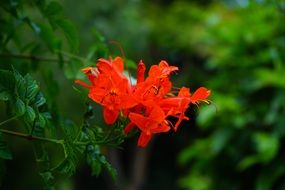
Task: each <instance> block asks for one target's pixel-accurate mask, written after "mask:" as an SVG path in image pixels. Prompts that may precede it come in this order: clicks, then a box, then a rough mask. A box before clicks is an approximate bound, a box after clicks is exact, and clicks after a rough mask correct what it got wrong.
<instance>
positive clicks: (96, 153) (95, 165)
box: [87, 145, 117, 180]
mask: <svg viewBox="0 0 285 190" xmlns="http://www.w3.org/2000/svg"><path fill="white" fill-rule="evenodd" d="M87 163H88V164H89V165H90V167H91V169H92V175H95V176H98V175H99V174H100V173H101V170H102V167H104V168H106V169H107V171H108V172H109V174H110V175H111V177H112V178H113V179H114V180H116V179H117V171H116V170H115V169H114V168H113V167H112V165H111V164H110V163H109V162H108V161H107V159H106V157H105V156H104V155H103V154H102V153H101V151H100V147H99V146H98V145H95V146H94V145H88V146H87Z"/></svg>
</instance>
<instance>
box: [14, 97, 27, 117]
mask: <svg viewBox="0 0 285 190" xmlns="http://www.w3.org/2000/svg"><path fill="white" fill-rule="evenodd" d="M15 112H16V114H17V116H21V115H23V114H24V113H25V112H26V105H25V103H24V102H23V101H22V100H21V99H20V98H17V99H16V102H15Z"/></svg>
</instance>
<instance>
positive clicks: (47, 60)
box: [0, 54, 68, 62]
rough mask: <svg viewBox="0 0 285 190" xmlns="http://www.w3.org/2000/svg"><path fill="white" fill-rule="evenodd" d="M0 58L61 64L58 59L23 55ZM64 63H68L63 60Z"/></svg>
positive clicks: (4, 55)
mask: <svg viewBox="0 0 285 190" xmlns="http://www.w3.org/2000/svg"><path fill="white" fill-rule="evenodd" d="M0 57H7V58H15V59H29V60H32V61H44V62H59V60H58V59H52V58H47V57H38V56H34V55H23V54H0ZM63 62H68V61H67V60H63Z"/></svg>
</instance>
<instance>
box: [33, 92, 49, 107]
mask: <svg viewBox="0 0 285 190" xmlns="http://www.w3.org/2000/svg"><path fill="white" fill-rule="evenodd" d="M34 103H35V104H36V106H37V107H40V106H42V105H44V104H45V103H46V99H45V98H44V95H43V93H41V92H39V93H38V94H37V95H36V98H35V102H34Z"/></svg>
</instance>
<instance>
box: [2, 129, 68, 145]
mask: <svg viewBox="0 0 285 190" xmlns="http://www.w3.org/2000/svg"><path fill="white" fill-rule="evenodd" d="M0 132H2V133H4V134H7V135H12V136H16V137H20V138H24V139H27V140H39V141H45V142H52V143H57V144H62V143H63V140H58V139H50V138H45V137H37V136H33V135H30V134H24V133H19V132H16V131H9V130H6V129H0Z"/></svg>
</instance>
